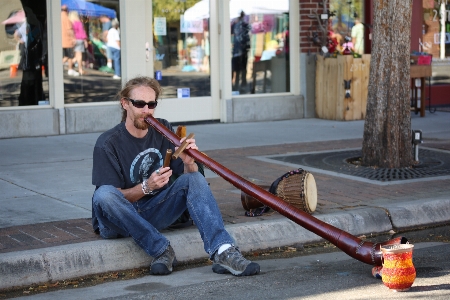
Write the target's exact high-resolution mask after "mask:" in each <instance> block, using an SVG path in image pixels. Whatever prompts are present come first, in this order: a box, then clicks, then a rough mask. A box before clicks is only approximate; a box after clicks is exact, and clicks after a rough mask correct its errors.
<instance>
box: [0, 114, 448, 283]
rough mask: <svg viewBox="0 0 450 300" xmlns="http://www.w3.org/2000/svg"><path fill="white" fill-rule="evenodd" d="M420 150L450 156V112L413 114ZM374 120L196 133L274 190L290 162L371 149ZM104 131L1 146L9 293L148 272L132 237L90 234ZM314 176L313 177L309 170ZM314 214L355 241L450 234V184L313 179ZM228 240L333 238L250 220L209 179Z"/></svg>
mask: <svg viewBox="0 0 450 300" xmlns="http://www.w3.org/2000/svg"><path fill="white" fill-rule="evenodd" d="M411 119H412V120H411V121H412V129H420V130H422V132H423V139H424V143H423V144H421V145H420V146H419V147H420V148H422V147H423V148H429V149H437V150H439V151H444V152H446V153H450V130H449V125H450V114H449V113H447V112H436V113H428V112H427V115H426V117H423V118H420V117H419V116H418V115H415V114H412V117H411ZM363 128H364V122H363V121H351V122H340V121H330V120H321V119H301V120H285V121H273V122H255V123H232V124H221V123H215V124H202V125H189V126H187V132H188V133H191V132H193V133H195V136H196V142H197V145H198V146H199V148H200V150H201V151H203V152H204V153H205V154H207V155H208V156H209V157H211V158H212V159H214V160H215V161H217V162H218V163H220V164H221V165H223V166H225V167H226V168H228V169H230V170H231V171H233V172H235V173H236V174H238V175H240V176H241V177H243V178H245V179H247V180H248V181H251V182H253V183H255V184H260V185H270V183H272V181H273V180H275V179H276V178H277V177H279V176H280V175H282V174H283V173H285V172H287V171H289V170H292V169H295V168H298V167H301V166H300V165H293V164H286V163H281V162H277V161H270V160H267V159H265V158H267V157H269V156H273V155H280V154H287V155H291V154H295V153H305V152H308V153H315V152H319V151H338V150H342V149H356V148H361V145H362V137H363ZM99 134H100V133H89V134H74V135H61V136H46V137H36V138H16V139H2V140H0V191H1V194H0V205H1V207H2V209H1V210H0V277H1V280H0V290H1V289H6V288H11V287H19V286H26V285H30V284H34V283H43V282H55V281H58V280H65V279H70V278H76V277H80V276H86V275H91V274H96V273H101V272H108V271H118V270H125V269H133V268H139V267H144V266H148V265H149V264H150V262H151V259H152V258H151V257H148V256H147V255H146V254H145V253H144V252H143V251H142V250H141V249H140V248H139V247H138V246H137V245H136V244H135V243H134V241H133V240H132V239H130V238H125V239H117V240H102V239H101V238H99V236H98V235H96V234H95V233H93V231H92V227H91V224H90V217H91V196H92V193H93V190H94V187H93V186H92V184H91V172H92V151H93V147H94V144H95V141H96V139H97V137H98V136H99ZM305 169H306V170H308V169H307V168H305ZM312 174H313V175H314V178H315V181H316V183H317V189H318V205H317V209H316V211H315V212H314V213H313V216H314V217H316V218H318V219H320V220H322V221H325V222H326V223H328V224H331V225H333V226H335V227H337V228H340V229H342V230H344V231H347V232H349V233H350V234H352V235H355V236H362V235H366V236H367V235H376V234H381V233H386V232H389V231H395V232H399V231H402V230H406V229H410V228H415V227H427V226H436V225H443V224H449V222H450V189H449V188H448V186H449V185H450V176H438V177H431V178H430V177H429V178H425V179H416V180H404V181H402V182H395V183H392V184H390V183H389V184H384V185H380V184H379V183H377V182H369V181H361V180H359V179H357V178H352V177H351V176H339V174H331V173H330V172H322V171H321V170H317V169H314V172H312ZM205 175H206V178H207V180H208V182H209V183H210V187H211V190H212V192H213V194H214V195H215V197H216V200H217V202H218V204H219V207H220V209H221V212H222V217H223V219H224V222H225V224H226V228H227V230H228V231H229V232H230V234H231V235H232V236H233V237H234V238H235V239H236V242H237V244H238V245H239V247H240V249H241V250H242V251H243V252H245V253H251V252H252V251H256V250H261V249H269V248H276V247H283V246H290V245H299V244H300V245H302V244H309V243H317V242H321V241H323V239H322V238H321V237H319V236H317V235H316V234H314V233H312V232H310V231H308V230H306V229H304V228H302V227H300V226H299V225H297V224H295V223H294V222H292V221H290V220H288V219H287V218H285V217H283V216H282V215H280V214H279V213H277V212H273V211H272V212H269V213H267V214H264V215H262V216H260V217H246V216H245V215H244V209H243V207H242V204H241V200H240V199H241V198H240V197H241V192H240V190H238V189H237V188H236V187H234V186H233V185H232V184H230V183H228V182H227V181H225V180H224V179H222V178H220V177H218V176H217V175H216V174H215V173H213V172H212V171H210V170H206V174H205ZM164 234H166V236H167V237H168V238H169V239H170V241H171V244H172V246H173V248H174V249H175V252H176V253H177V258H178V260H179V261H182V262H187V261H191V260H198V259H204V258H206V257H207V254H206V253H205V252H204V250H203V243H202V241H201V238H200V235H199V234H198V231H197V230H196V228H195V226H190V227H187V228H183V229H175V230H173V229H170V230H169V229H168V230H165V231H164Z"/></svg>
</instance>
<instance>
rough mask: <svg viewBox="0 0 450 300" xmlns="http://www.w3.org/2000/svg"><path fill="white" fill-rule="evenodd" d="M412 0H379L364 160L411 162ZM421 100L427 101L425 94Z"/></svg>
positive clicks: (381, 164)
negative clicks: (424, 98) (410, 76)
mask: <svg viewBox="0 0 450 300" xmlns="http://www.w3.org/2000/svg"><path fill="white" fill-rule="evenodd" d="M411 14H412V0H375V1H374V21H373V26H374V27H373V40H372V56H371V61H370V75H369V87H368V89H369V90H368V98H367V108H366V120H365V123H364V138H363V147H362V165H363V166H372V167H380V168H404V167H410V166H411V165H412V162H413V156H412V143H411V111H410V78H409V75H410V46H411V45H410V42H411V41H410V39H411V37H410V33H411ZM422 105H424V101H423V100H422Z"/></svg>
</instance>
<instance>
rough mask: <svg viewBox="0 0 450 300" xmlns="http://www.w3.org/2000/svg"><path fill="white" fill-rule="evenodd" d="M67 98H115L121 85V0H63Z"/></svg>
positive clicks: (71, 100) (72, 100) (79, 100)
mask: <svg viewBox="0 0 450 300" xmlns="http://www.w3.org/2000/svg"><path fill="white" fill-rule="evenodd" d="M61 31H62V47H63V49H62V52H63V68H64V102H65V103H86V102H102V101H112V100H114V97H115V94H116V91H117V90H118V89H119V88H120V85H121V81H120V79H121V68H120V66H121V45H120V23H119V0H117V1H89V2H88V1H85V0H61Z"/></svg>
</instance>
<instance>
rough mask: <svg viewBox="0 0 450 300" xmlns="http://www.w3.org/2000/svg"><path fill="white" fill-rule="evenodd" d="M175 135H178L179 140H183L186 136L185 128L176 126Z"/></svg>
mask: <svg viewBox="0 0 450 300" xmlns="http://www.w3.org/2000/svg"><path fill="white" fill-rule="evenodd" d="M176 135H178V136H179V137H180V139H181V138H184V137H185V136H186V126H183V125H178V128H177V132H176Z"/></svg>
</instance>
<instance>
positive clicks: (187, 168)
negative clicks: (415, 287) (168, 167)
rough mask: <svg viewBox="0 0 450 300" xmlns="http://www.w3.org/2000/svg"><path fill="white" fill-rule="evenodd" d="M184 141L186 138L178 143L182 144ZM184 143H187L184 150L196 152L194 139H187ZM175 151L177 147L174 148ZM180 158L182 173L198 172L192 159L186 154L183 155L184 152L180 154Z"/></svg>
mask: <svg viewBox="0 0 450 300" xmlns="http://www.w3.org/2000/svg"><path fill="white" fill-rule="evenodd" d="M184 140H186V137H184V138H182V139H181V140H180V143H181V144H182V143H183V142H184ZM186 143H187V146H186V149H195V150H198V147H197V145H196V144H195V139H187V140H186ZM177 149H178V147H175V151H176V150H177ZM180 158H181V160H182V161H183V163H184V172H185V173H190V172H197V171H198V167H197V164H196V163H195V161H194V158H192V157H190V156H189V155H187V154H186V153H184V151H183V152H181V153H180Z"/></svg>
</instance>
